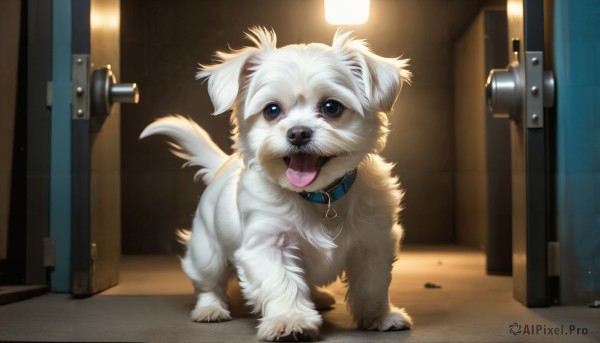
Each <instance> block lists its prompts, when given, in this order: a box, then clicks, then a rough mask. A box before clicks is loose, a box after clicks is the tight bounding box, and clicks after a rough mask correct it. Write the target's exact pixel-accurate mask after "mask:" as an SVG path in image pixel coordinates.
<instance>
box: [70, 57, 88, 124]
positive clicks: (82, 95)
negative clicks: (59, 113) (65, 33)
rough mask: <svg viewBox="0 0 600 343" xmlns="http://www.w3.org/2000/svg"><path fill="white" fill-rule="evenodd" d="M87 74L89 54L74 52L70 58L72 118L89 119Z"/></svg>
mask: <svg viewBox="0 0 600 343" xmlns="http://www.w3.org/2000/svg"><path fill="white" fill-rule="evenodd" d="M89 76H90V56H89V55H86V54H75V55H73V57H72V60H71V78H72V80H73V82H72V84H73V92H72V94H73V95H72V99H73V106H72V108H71V111H72V113H71V118H72V119H73V120H89V119H90V104H89V100H88V99H89V96H88V93H89Z"/></svg>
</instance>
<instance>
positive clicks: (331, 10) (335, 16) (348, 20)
mask: <svg viewBox="0 0 600 343" xmlns="http://www.w3.org/2000/svg"><path fill="white" fill-rule="evenodd" d="M369 6H370V0H325V19H326V20H327V22H328V23H329V24H332V25H360V24H364V23H366V22H367V19H369Z"/></svg>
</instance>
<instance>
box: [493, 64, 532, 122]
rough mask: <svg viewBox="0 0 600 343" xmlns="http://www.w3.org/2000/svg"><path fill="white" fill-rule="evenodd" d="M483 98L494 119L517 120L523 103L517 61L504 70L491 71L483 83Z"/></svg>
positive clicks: (520, 71)
mask: <svg viewBox="0 0 600 343" xmlns="http://www.w3.org/2000/svg"><path fill="white" fill-rule="evenodd" d="M485 96H486V100H487V104H488V107H489V109H490V111H491V112H492V115H493V116H494V118H510V119H513V120H515V121H517V120H518V119H519V116H520V113H521V105H522V101H523V79H522V67H521V65H520V64H519V63H518V62H517V61H513V62H512V63H510V64H509V65H508V66H507V67H506V68H505V69H492V70H490V73H489V75H488V78H487V81H486V83H485Z"/></svg>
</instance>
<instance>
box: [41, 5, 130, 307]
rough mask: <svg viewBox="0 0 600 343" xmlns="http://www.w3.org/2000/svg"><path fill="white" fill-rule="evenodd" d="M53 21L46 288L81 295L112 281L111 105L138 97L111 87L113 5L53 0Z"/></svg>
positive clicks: (116, 19) (116, 11)
mask: <svg viewBox="0 0 600 343" xmlns="http://www.w3.org/2000/svg"><path fill="white" fill-rule="evenodd" d="M57 21H58V22H57ZM54 22H55V25H54V31H55V32H54V37H53V41H54V44H53V48H54V52H53V56H54V59H55V61H53V81H54V84H55V87H54V88H55V90H54V96H53V98H54V99H57V100H58V99H59V98H60V99H63V100H62V102H61V100H59V101H58V102H59V103H58V104H57V103H54V104H53V109H52V110H53V113H52V115H53V124H52V136H53V139H52V152H53V156H52V164H53V166H55V168H54V172H53V176H52V177H51V209H50V211H51V227H50V231H51V235H53V237H54V239H55V240H56V250H57V261H56V269H55V271H56V273H55V275H53V280H52V286H53V288H54V289H55V290H58V291H71V292H72V293H73V294H75V295H78V296H86V295H91V294H95V293H97V292H100V291H102V290H104V289H106V288H108V287H111V286H113V285H115V284H116V283H117V282H118V276H119V260H120V252H121V241H120V236H121V193H120V190H121V176H120V169H121V167H120V162H121V161H120V159H121V145H120V108H119V106H113V104H114V103H116V102H137V99H138V93H137V86H136V85H135V84H116V82H115V81H116V78H115V75H118V74H119V45H120V41H119V37H120V2H119V0H73V1H70V0H56V1H55V2H54ZM57 28H58V30H57ZM68 43H70V44H68ZM65 67H66V68H69V70H65V69H66V68H65ZM65 74H66V75H69V77H68V78H67V77H66V75H65ZM57 81H58V82H57ZM67 81H68V82H67ZM57 83H58V85H59V87H56V84H57ZM66 85H68V86H69V88H68V89H65V88H66V87H65V86H66ZM64 93H68V97H66V98H67V99H70V100H71V101H70V102H68V103H66V102H64V99H65V96H64V95H65V94H64ZM63 102H64V103H63ZM67 110H68V112H67ZM69 229H70V230H69ZM68 252H70V254H69V253H68ZM66 261H69V262H68V263H69V266H66V263H67V262H66ZM69 271H70V272H71V273H69Z"/></svg>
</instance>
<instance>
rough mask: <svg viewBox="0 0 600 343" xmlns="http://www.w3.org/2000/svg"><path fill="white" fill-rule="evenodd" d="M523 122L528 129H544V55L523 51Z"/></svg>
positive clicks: (539, 52)
mask: <svg viewBox="0 0 600 343" xmlns="http://www.w3.org/2000/svg"><path fill="white" fill-rule="evenodd" d="M525 120H526V123H527V128H528V129H538V128H543V127H544V53H543V52H541V51H525Z"/></svg>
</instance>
